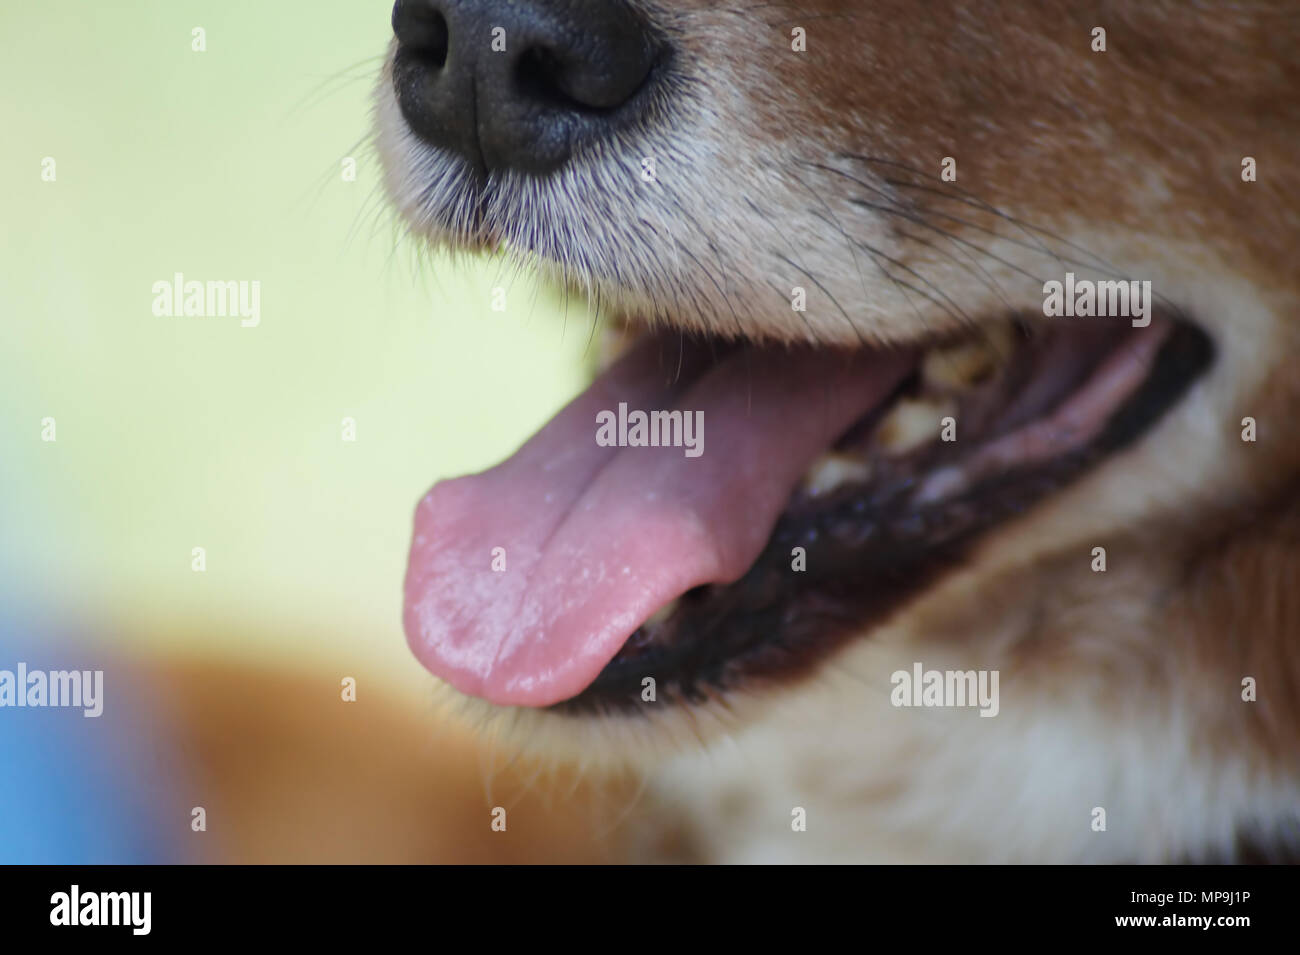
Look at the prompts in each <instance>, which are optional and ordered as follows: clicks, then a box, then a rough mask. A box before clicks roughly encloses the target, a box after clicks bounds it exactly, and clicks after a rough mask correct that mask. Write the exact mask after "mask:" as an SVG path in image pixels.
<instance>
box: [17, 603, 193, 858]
mask: <svg viewBox="0 0 1300 955" xmlns="http://www.w3.org/2000/svg"><path fill="white" fill-rule="evenodd" d="M19 633H21V638H17V637H16V634H19ZM33 636H34V634H33V633H31V632H30V631H28V632H22V631H21V630H19V629H18V628H17V627H15V626H13V625H12V624H11V625H10V626H8V627H6V628H5V629H4V630H2V631H0V670H9V671H14V670H15V669H16V666H17V663H18V661H20V660H21V661H24V662H25V663H26V664H27V665H28V667H29V669H32V670H37V669H39V670H60V669H88V668H89V669H104V670H105V672H104V690H103V695H104V711H103V714H102V715H101V716H99V717H94V718H87V717H86V716H84V715H83V710H82V709H81V708H57V707H48V706H47V707H39V708H28V707H23V708H18V707H13V706H0V863H4V864H127V863H157V862H166V861H173V859H172V858H170V857H169V854H168V853H167V851H166V847H167V844H168V840H166V839H165V838H164V837H163V836H162V833H164V832H167V831H176V830H178V829H180V827H187V820H185V819H176V820H168V819H166V818H165V816H164V815H160V809H161V805H160V803H161V800H159V799H158V798H157V796H158V794H160V793H161V792H163V791H164V789H165V786H166V784H165V782H164V781H163V780H160V779H159V778H158V775H157V774H158V770H159V766H158V765H157V755H158V753H159V752H160V749H159V743H160V741H159V740H158V739H156V738H155V737H154V731H152V730H151V729H150V728H149V727H148V725H147V724H146V723H144V722H142V721H141V720H140V719H139V717H140V714H139V713H137V712H135V711H134V709H133V707H132V705H131V703H130V702H129V700H128V699H127V698H126V696H124V694H123V692H122V691H123V689H124V681H118V685H117V687H116V690H117V692H116V693H115V692H114V690H115V686H114V683H115V680H114V675H115V674H114V671H113V669H112V668H111V665H110V666H109V667H103V666H100V665H97V666H94V667H91V666H89V665H88V664H87V663H86V662H84V661H80V660H77V659H76V657H78V656H79V655H80V654H78V653H77V652H76V651H75V650H73V649H71V648H70V647H68V646H66V645H60V646H59V647H58V649H57V650H56V651H53V652H52V651H51V650H50V649H48V648H43V647H41V644H40V642H39V641H37V640H35V639H33ZM180 831H183V830H180Z"/></svg>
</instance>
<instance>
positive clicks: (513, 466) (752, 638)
mask: <svg viewBox="0 0 1300 955" xmlns="http://www.w3.org/2000/svg"><path fill="white" fill-rule="evenodd" d="M1212 357H1213V346H1212V344H1211V342H1210V340H1209V338H1208V337H1207V336H1206V335H1205V334H1204V333H1203V332H1202V331H1201V330H1200V329H1199V328H1198V327H1197V326H1196V325H1194V324H1193V323H1191V322H1190V321H1188V320H1186V319H1185V318H1184V317H1182V316H1181V315H1179V314H1176V313H1174V312H1173V311H1172V310H1169V309H1165V310H1163V311H1161V310H1159V309H1157V310H1156V312H1155V314H1153V315H1152V317H1151V321H1150V324H1149V325H1147V326H1146V327H1142V328H1138V327H1133V326H1132V325H1131V324H1130V323H1129V322H1128V320H1119V319H1098V318H1090V319H1055V320H1044V319H1043V318H1041V317H1036V318H1032V319H1028V318H1025V319H1022V318H1021V317H1018V316H1011V317H1007V318H1005V319H1003V320H1001V321H998V322H993V323H988V324H985V325H983V326H981V327H980V328H979V329H977V330H974V331H971V332H968V333H966V334H964V335H957V336H949V337H946V338H943V339H941V340H935V341H932V342H928V343H924V344H920V345H911V346H907V347H893V348H880V349H855V350H848V349H826V348H821V349H812V348H797V347H789V348H786V347H780V348H778V347H772V346H761V347H760V346H754V345H748V344H740V345H730V344H724V343H722V342H718V341H707V340H706V341H700V340H691V339H686V338H682V337H681V336H679V335H677V334H673V335H671V336H665V335H656V336H648V337H647V338H646V339H645V340H643V341H641V342H640V343H638V344H637V345H636V347H635V348H634V349H633V350H632V351H631V352H630V353H629V354H628V355H627V356H626V357H624V358H623V359H621V360H620V361H619V362H618V363H617V364H615V365H614V366H613V367H612V368H610V369H609V370H608V371H606V372H605V373H603V374H602V375H601V377H600V378H598V379H597V381H596V382H595V383H594V384H593V385H592V386H591V387H590V388H589V389H588V390H587V391H586V392H584V393H583V394H582V395H580V396H579V397H578V398H577V399H575V400H574V401H573V403H571V404H570V405H569V406H568V407H567V408H565V409H564V410H563V411H562V412H560V414H559V415H557V416H556V418H555V419H553V420H552V421H551V422H550V423H549V424H548V425H547V426H546V427H545V428H543V429H542V431H541V432H539V433H538V434H537V435H536V436H534V437H533V438H532V439H531V440H530V441H529V442H528V443H526V444H525V445H524V446H523V447H522V448H521V449H520V450H519V451H518V452H517V453H516V454H515V455H514V456H513V457H511V458H510V459H509V460H507V461H506V462H504V463H503V464H501V465H499V466H497V467H496V468H493V469H491V470H489V471H487V472H484V473H483V474H481V475H476V476H472V477H467V478H459V479H456V480H453V481H445V482H442V483H440V484H438V485H437V486H435V487H434V489H433V490H432V491H431V492H430V493H429V495H427V496H426V497H425V499H424V500H423V501H422V502H421V504H420V506H419V508H418V510H417V515H416V530H415V538H414V541H413V544H412V549H411V559H410V564H409V568H408V572H407V582H406V612H405V625H406V631H407V637H408V640H409V642H410V644H411V646H412V649H413V650H414V651H415V652H416V655H417V656H418V657H420V659H421V660H422V661H423V662H424V663H425V665H426V666H428V667H429V668H430V669H431V670H432V671H433V672H434V673H435V674H437V675H439V676H441V677H442V678H443V679H445V680H447V681H449V682H450V683H452V684H453V685H454V686H456V687H457V688H458V689H459V690H461V691H462V692H465V693H468V694H471V695H475V696H481V697H484V698H486V699H488V700H489V701H491V702H494V703H498V704H503V705H522V706H534V707H546V706H549V707H553V708H556V709H559V710H561V711H564V712H590V711H635V710H639V709H643V708H644V707H645V706H646V705H647V702H646V700H647V699H649V698H650V694H648V693H647V692H646V690H647V688H648V687H649V686H653V687H654V694H653V698H654V699H655V701H656V702H657V703H658V704H660V705H662V704H664V703H668V702H673V701H686V702H696V701H701V700H706V699H708V698H710V697H712V696H715V695H718V694H722V693H725V692H726V691H728V690H730V689H733V688H735V687H739V686H746V687H749V686H753V685H754V684H756V683H760V682H762V681H778V680H788V679H791V678H793V677H796V676H798V675H799V674H801V673H804V672H807V671H808V670H809V669H810V668H811V667H812V666H813V665H814V664H816V663H817V662H818V661H819V660H822V659H824V658H825V657H826V656H828V655H829V654H831V653H833V652H834V651H835V649H836V648H837V647H839V646H840V645H841V644H842V643H843V642H844V641H846V640H847V639H849V638H851V637H853V636H855V635H860V634H862V633H863V632H865V631H866V630H868V629H870V628H871V627H872V626H873V625H876V624H879V623H881V622H883V621H884V620H885V619H886V618H887V617H888V615H889V614H890V613H892V612H894V611H895V610H897V609H898V608H899V607H900V606H902V605H903V604H904V603H905V602H906V601H908V600H909V599H911V598H913V597H915V596H916V595H917V594H919V593H921V592H922V591H924V590H925V589H927V588H928V587H929V586H931V585H933V584H934V583H935V581H936V580H937V578H938V577H939V576H940V575H942V574H943V573H944V572H945V571H946V570H948V569H951V568H952V567H954V566H955V565H957V564H958V563H959V562H960V561H961V560H962V558H963V556H964V555H965V553H966V552H967V551H968V549H969V548H970V546H971V545H972V543H973V542H974V541H976V540H977V539H978V538H979V537H980V536H981V535H982V534H985V533H987V532H988V531H989V530H990V529H992V528H994V527H996V526H998V525H1000V524H1002V523H1004V522H1007V521H1010V520H1013V519H1014V518H1015V517H1016V516H1017V515H1019V514H1021V513H1023V512H1025V511H1026V510H1027V509H1029V508H1031V507H1033V506H1034V505H1035V504H1037V503H1038V502H1040V501H1042V500H1043V499H1044V498H1045V497H1048V496H1049V495H1051V494H1053V493H1054V492H1055V491H1057V490H1059V489H1061V488H1062V487H1064V486H1065V485H1066V484H1068V483H1069V482H1071V481H1072V480H1074V479H1075V478H1077V477H1078V476H1079V475H1080V474H1082V473H1084V472H1085V471H1087V470H1088V469H1090V468H1092V467H1094V466H1096V464H1097V463H1098V462H1099V461H1101V460H1102V459H1104V458H1106V457H1107V456H1108V455H1111V454H1113V453H1115V452H1117V451H1119V450H1121V449H1123V448H1124V447H1125V446H1127V445H1129V444H1131V443H1132V442H1133V441H1135V440H1136V439H1137V438H1139V437H1140V436H1141V435H1142V434H1143V433H1145V432H1146V431H1147V430H1148V429H1149V428H1151V426H1152V425H1153V424H1154V423H1155V422H1156V421H1157V420H1158V419H1159V418H1160V417H1161V415H1162V414H1163V413H1164V412H1165V411H1167V410H1168V409H1169V408H1170V407H1171V406H1173V405H1174V404H1175V403H1176V402H1177V401H1178V400H1179V399H1180V398H1181V396H1182V395H1183V394H1184V393H1185V391H1186V390H1187V388H1188V387H1189V385H1190V384H1191V383H1192V382H1193V381H1195V380H1196V378H1197V377H1198V376H1199V375H1200V374H1201V373H1202V372H1203V371H1204V370H1205V369H1206V368H1207V367H1208V366H1209V364H1210V362H1211V360H1212ZM653 410H665V411H680V412H681V415H680V416H678V418H677V419H675V420H676V421H678V422H679V423H683V424H684V423H686V422H688V421H695V422H698V423H699V426H700V427H699V431H698V433H695V434H692V433H690V431H689V430H682V431H673V430H672V429H671V428H670V427H669V424H668V422H669V420H670V419H669V418H667V417H666V416H664V417H661V418H660V419H659V422H660V425H661V426H662V427H661V430H660V432H658V433H652V435H651V438H650V439H647V438H646V436H645V435H644V434H642V441H640V442H638V441H637V439H636V433H635V416H631V414H630V413H631V412H633V411H645V412H650V411H653ZM614 418H617V419H618V420H619V426H618V428H617V434H618V437H619V438H620V439H621V441H620V442H614V443H615V444H616V445H617V444H620V443H621V444H622V445H623V446H613V447H610V446H606V445H608V444H609V443H610V442H609V441H600V440H598V431H599V429H600V427H601V422H602V421H604V422H606V423H608V422H610V421H612V420H613V419H614ZM627 422H631V423H632V427H630V428H627V427H625V424H626V423H627ZM612 433H613V431H610V432H609V434H612ZM674 434H677V435H678V436H684V437H685V438H687V439H690V442H693V443H689V445H688V446H682V442H674V441H673V440H671V438H672V436H673V435H674ZM607 437H608V434H607ZM658 437H662V438H664V439H665V440H663V441H656V442H655V443H657V444H659V445H660V446H637V445H638V444H648V443H649V442H650V440H653V439H654V438H658ZM665 445H667V446H665ZM650 681H653V683H651V682H650Z"/></svg>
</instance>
